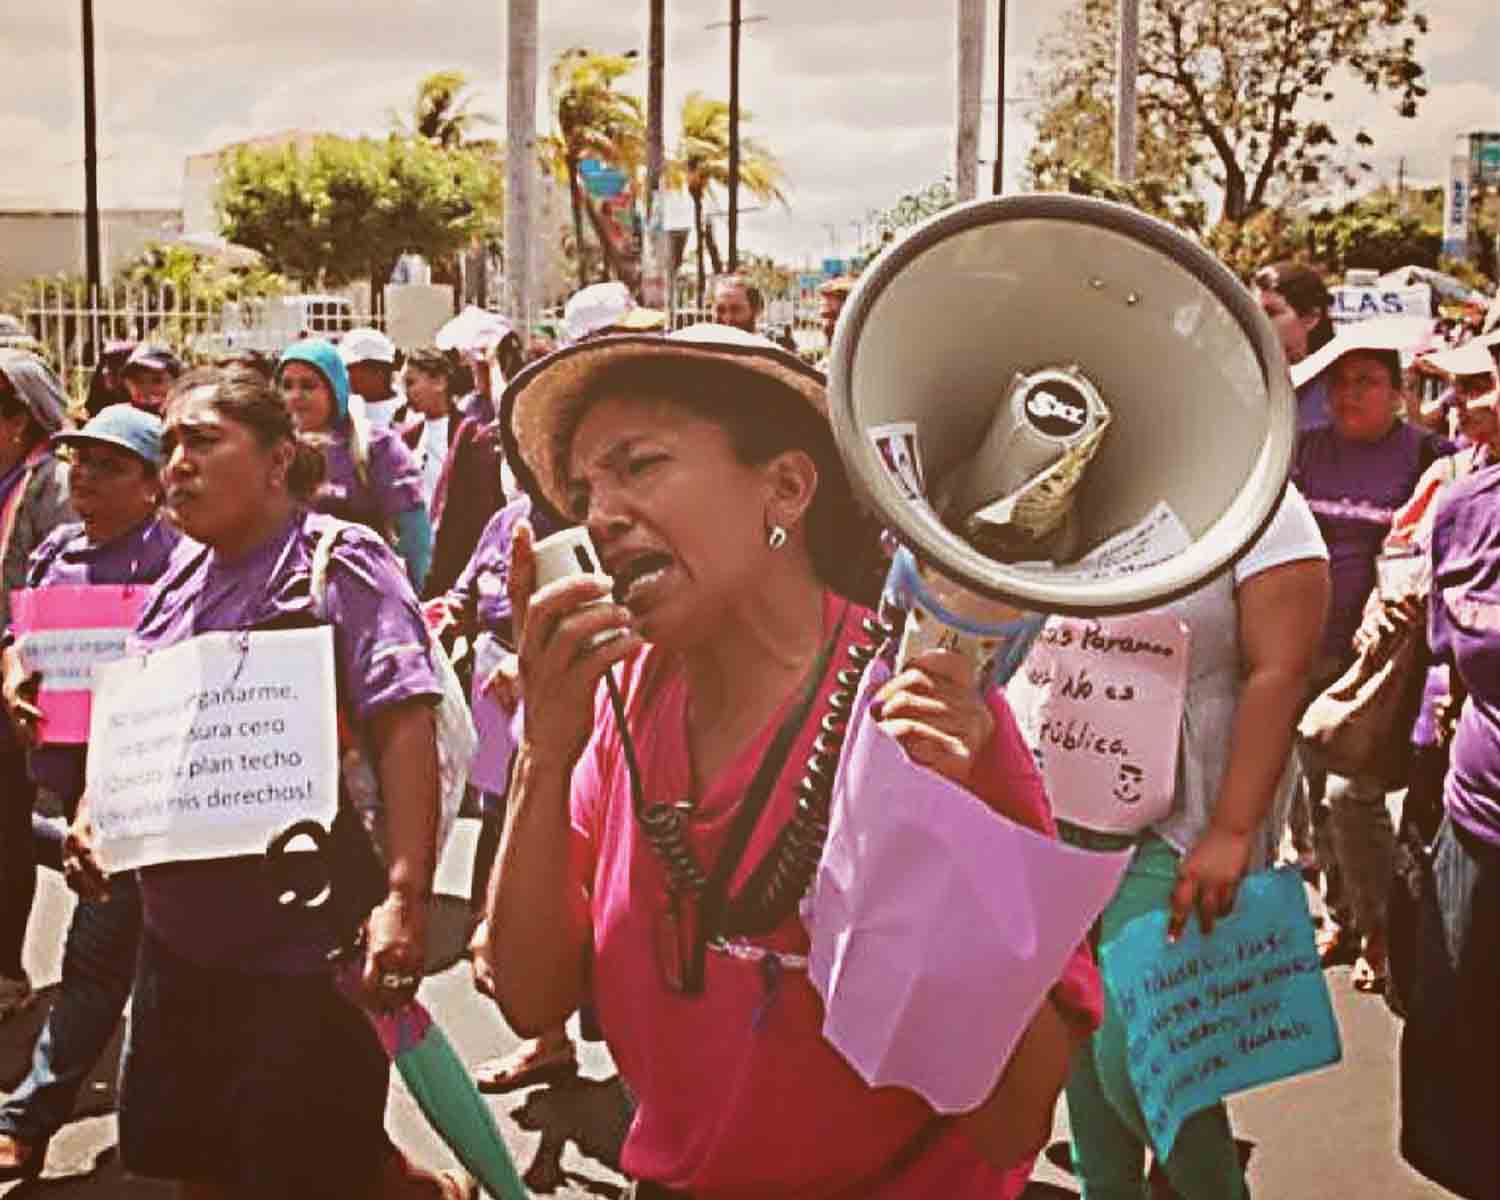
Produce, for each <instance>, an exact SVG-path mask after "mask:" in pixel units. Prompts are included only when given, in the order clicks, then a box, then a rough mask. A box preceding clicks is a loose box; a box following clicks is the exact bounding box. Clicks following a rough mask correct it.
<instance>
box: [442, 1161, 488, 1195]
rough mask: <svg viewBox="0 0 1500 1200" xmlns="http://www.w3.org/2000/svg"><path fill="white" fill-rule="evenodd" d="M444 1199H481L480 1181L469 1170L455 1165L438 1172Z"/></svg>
mask: <svg viewBox="0 0 1500 1200" xmlns="http://www.w3.org/2000/svg"><path fill="white" fill-rule="evenodd" d="M438 1185H439V1186H440V1187H441V1188H442V1189H443V1200H479V1181H478V1180H477V1179H475V1178H474V1176H472V1175H470V1174H469V1173H468V1172H467V1171H464V1170H461V1169H459V1168H456V1167H453V1168H449V1169H448V1170H446V1171H439V1172H438Z"/></svg>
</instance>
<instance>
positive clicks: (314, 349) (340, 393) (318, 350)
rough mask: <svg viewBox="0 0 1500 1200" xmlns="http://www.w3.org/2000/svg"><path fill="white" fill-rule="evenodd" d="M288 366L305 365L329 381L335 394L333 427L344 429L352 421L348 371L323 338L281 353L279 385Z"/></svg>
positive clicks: (333, 348)
mask: <svg viewBox="0 0 1500 1200" xmlns="http://www.w3.org/2000/svg"><path fill="white" fill-rule="evenodd" d="M289 362H300V363H306V364H307V365H308V366H310V367H312V368H313V369H314V370H315V371H317V372H319V373H320V374H321V375H322V376H323V378H324V379H326V380H327V381H328V388H329V390H330V391H331V392H333V423H334V424H335V425H342V424H343V423H344V422H345V421H347V420H348V419H349V368H348V367H346V366H344V360H343V359H342V358H340V357H339V349H338V347H337V346H335V345H334V344H333V343H332V342H326V341H324V340H323V339H322V338H311V339H309V340H307V341H302V342H293V343H292V344H291V345H290V346H288V347H287V348H286V349H285V350H283V351H282V352H281V358H280V359H279V360H278V361H277V363H276V382H277V383H280V382H281V372H282V371H283V370H284V369H285V368H286V365H287V363H289Z"/></svg>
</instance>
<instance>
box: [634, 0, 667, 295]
mask: <svg viewBox="0 0 1500 1200" xmlns="http://www.w3.org/2000/svg"><path fill="white" fill-rule="evenodd" d="M666 8H667V2H666V0H651V19H650V32H649V33H648V35H647V43H646V59H647V62H646V235H645V237H644V238H643V239H642V243H641V266H642V270H641V301H642V303H644V304H649V305H653V306H656V307H659V308H665V307H666V306H667V297H666V293H667V265H668V262H667V260H668V258H669V256H670V253H671V252H670V250H669V249H668V246H667V230H666V213H665V212H663V211H662V209H663V208H664V203H663V197H662V185H661V176H662V169H663V165H664V164H665V162H666V148H665V146H664V144H663V143H664V136H665V135H664V130H665V126H666V107H665V99H664V96H665V92H664V86H665V76H666V59H667V33H666V25H667V17H666Z"/></svg>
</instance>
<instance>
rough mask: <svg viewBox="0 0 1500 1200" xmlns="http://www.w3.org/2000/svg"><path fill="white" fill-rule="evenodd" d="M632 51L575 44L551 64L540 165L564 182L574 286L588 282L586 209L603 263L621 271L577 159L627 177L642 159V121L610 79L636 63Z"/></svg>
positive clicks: (634, 103)
mask: <svg viewBox="0 0 1500 1200" xmlns="http://www.w3.org/2000/svg"><path fill="white" fill-rule="evenodd" d="M636 65H637V64H636V56H635V52H634V51H632V52H631V53H629V54H598V53H595V52H594V51H592V50H585V49H583V48H582V47H579V46H575V47H574V48H573V49H571V50H565V51H563V52H562V54H560V55H558V58H557V61H556V62H555V63H553V64H552V71H551V84H550V92H551V98H552V111H553V113H554V115H555V117H556V121H557V132H556V133H555V134H553V135H552V136H551V137H548V138H546V139H543V141H542V143H541V149H542V153H543V155H544V166H545V167H547V168H548V169H550V170H551V171H553V172H554V173H555V174H556V176H557V177H558V179H559V180H561V181H563V182H565V183H566V184H567V185H568V194H569V196H570V198H571V200H572V204H573V239H574V244H575V246H576V247H577V250H578V286H579V287H587V286H588V283H589V277H588V264H587V261H586V260H585V257H584V253H583V218H584V214H585V213H587V215H588V218H589V223H590V224H591V225H592V226H593V228H594V236H595V237H597V238H598V239H599V248H600V250H601V251H602V253H603V255H604V261H605V265H606V267H607V268H608V270H610V271H612V272H613V273H614V275H615V276H616V277H617V278H623V277H624V275H625V273H626V268H625V264H624V263H623V262H622V261H621V259H620V255H619V251H618V250H617V249H616V247H615V245H614V242H613V241H612V240H611V239H610V237H609V234H608V232H607V231H606V229H605V228H604V221H603V218H601V217H600V215H599V213H598V211H597V210H596V209H595V207H594V205H593V203H592V202H591V201H590V200H589V198H588V195H587V193H586V192H585V191H584V188H583V179H582V174H581V171H580V168H579V164H580V163H581V162H582V161H583V160H584V159H586V158H592V159H598V160H599V161H600V162H605V163H608V164H610V165H611V166H614V167H618V168H619V169H620V170H622V171H624V172H625V175H626V177H627V178H631V179H633V178H634V177H635V175H636V172H637V170H638V169H639V167H640V165H641V163H642V161H643V160H644V158H645V138H646V126H645V120H644V118H643V116H642V114H641V102H640V99H639V98H638V97H636V96H631V95H627V94H625V93H623V92H617V91H615V89H614V84H615V81H616V80H618V79H619V78H621V77H622V76H624V75H628V74H629V73H630V72H631V71H633V70H635V68H636Z"/></svg>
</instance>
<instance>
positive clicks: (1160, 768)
mask: <svg viewBox="0 0 1500 1200" xmlns="http://www.w3.org/2000/svg"><path fill="white" fill-rule="evenodd" d="M1190 646H1191V639H1190V635H1189V631H1188V627H1187V626H1186V625H1185V624H1183V622H1182V621H1180V620H1178V619H1177V618H1176V617H1175V616H1173V615H1172V614H1171V613H1165V612H1148V613H1139V614H1136V615H1134V616H1129V617H1108V618H1105V619H1103V620H1086V619H1082V618H1075V617H1051V618H1049V619H1048V621H1047V624H1046V625H1045V626H1043V628H1042V632H1041V636H1040V637H1038V638H1037V641H1036V644H1035V645H1034V646H1032V648H1031V653H1030V654H1029V655H1027V658H1026V663H1025V665H1024V666H1023V667H1022V668H1021V670H1020V671H1019V672H1017V674H1016V675H1015V677H1014V678H1013V679H1012V680H1011V683H1010V686H1009V688H1008V689H1007V696H1008V698H1009V699H1010V702H1011V707H1012V708H1013V710H1014V711H1015V713H1016V720H1017V722H1018V723H1019V724H1020V726H1021V732H1022V734H1023V736H1024V737H1025V738H1026V741H1027V744H1028V745H1030V746H1031V747H1032V749H1033V751H1034V752H1035V754H1036V757H1037V764H1038V766H1039V767H1040V769H1041V772H1042V778H1043V779H1045V780H1046V781H1047V794H1048V796H1050V797H1051V799H1052V810H1053V813H1054V814H1055V815H1056V816H1057V817H1058V818H1059V819H1061V820H1065V821H1068V822H1071V823H1072V824H1074V825H1081V826H1082V827H1083V828H1085V829H1094V830H1098V831H1100V832H1103V833H1135V832H1138V831H1139V830H1142V829H1145V828H1146V827H1147V826H1149V825H1152V824H1154V823H1155V822H1157V821H1160V820H1162V819H1163V818H1165V817H1166V816H1167V814H1168V813H1169V812H1171V810H1172V798H1173V795H1174V794H1175V792H1176V788H1177V747H1178V742H1179V740H1180V735H1181V730H1182V710H1183V704H1184V702H1185V699H1186V696H1187V679H1188V655H1189V650H1190Z"/></svg>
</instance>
